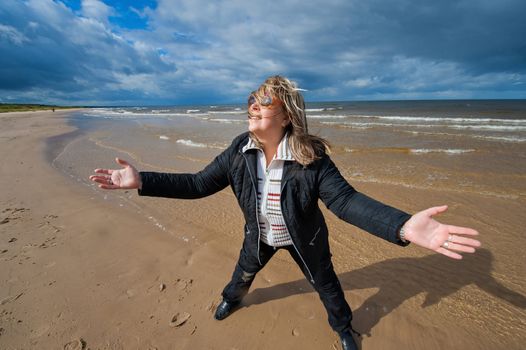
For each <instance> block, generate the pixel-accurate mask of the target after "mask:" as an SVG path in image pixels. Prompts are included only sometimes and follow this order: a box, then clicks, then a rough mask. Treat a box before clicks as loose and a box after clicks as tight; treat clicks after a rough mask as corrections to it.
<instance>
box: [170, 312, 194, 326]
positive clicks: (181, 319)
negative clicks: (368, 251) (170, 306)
mask: <svg viewBox="0 0 526 350" xmlns="http://www.w3.org/2000/svg"><path fill="white" fill-rule="evenodd" d="M190 316H191V315H190V314H189V313H188V312H181V313H179V312H178V313H176V314H175V315H174V316H173V317H172V320H171V321H170V327H181V326H182V325H183V324H185V323H186V321H188V319H189V318H190Z"/></svg>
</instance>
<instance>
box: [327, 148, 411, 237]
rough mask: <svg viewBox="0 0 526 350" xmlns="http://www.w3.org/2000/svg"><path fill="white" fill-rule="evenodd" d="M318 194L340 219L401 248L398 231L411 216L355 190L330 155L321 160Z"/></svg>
mask: <svg viewBox="0 0 526 350" xmlns="http://www.w3.org/2000/svg"><path fill="white" fill-rule="evenodd" d="M322 163H323V165H322V167H321V170H320V173H319V179H318V184H319V195H320V198H321V200H322V201H323V203H324V204H325V205H326V206H327V208H328V209H329V210H330V211H332V212H333V213H334V214H335V215H336V216H338V217H339V218H340V219H342V220H344V221H346V222H348V223H350V224H353V225H355V226H357V227H359V228H361V229H362V230H365V231H367V232H369V233H372V234H374V235H375V236H378V237H380V238H383V239H385V240H387V241H389V242H392V243H396V244H399V245H402V246H405V245H407V244H408V243H404V242H402V241H401V240H400V239H399V238H398V231H399V230H400V228H401V227H402V225H403V224H404V223H405V222H406V221H407V220H409V219H410V218H411V215H409V214H407V213H405V212H403V211H401V210H398V209H396V208H393V207H390V206H388V205H385V204H383V203H381V202H379V201H377V200H375V199H372V198H370V197H368V196H366V195H364V194H362V193H360V192H358V191H356V190H355V189H354V188H353V187H352V186H351V185H350V184H349V183H348V182H347V180H345V179H344V178H343V176H342V175H341V174H340V171H339V170H338V168H337V167H336V165H334V163H333V162H332V160H331V159H330V158H329V156H325V157H324V158H323V159H322Z"/></svg>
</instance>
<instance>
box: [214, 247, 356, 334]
mask: <svg viewBox="0 0 526 350" xmlns="http://www.w3.org/2000/svg"><path fill="white" fill-rule="evenodd" d="M260 244H261V245H260V260H261V265H260V263H259V261H258V258H257V257H256V256H253V255H251V254H249V253H248V250H247V249H245V244H243V248H242V249H241V252H240V254H239V260H238V262H237V264H236V268H235V270H234V273H233V274H232V280H231V281H230V283H228V284H227V286H226V287H225V289H224V290H223V298H224V299H225V300H226V301H228V302H239V301H241V299H243V297H244V296H245V295H246V294H247V293H248V290H249V289H250V285H251V284H252V281H254V277H255V276H256V274H257V273H258V272H259V271H260V270H261V269H262V268H263V267H264V266H265V265H266V264H267V262H269V260H270V258H272V256H273V255H274V254H275V253H276V251H277V249H286V250H288V252H289V253H290V255H291V256H292V258H293V259H294V261H296V264H298V266H299V267H300V268H301V271H302V272H303V274H304V275H305V277H307V280H309V281H310V277H309V272H308V271H307V270H306V268H305V265H304V264H303V262H302V260H301V258H300V257H299V255H298V253H297V252H296V250H295V249H294V247H293V246H286V247H281V248H274V247H270V246H268V245H267V244H265V243H263V242H260ZM320 265H321V266H318V268H317V269H316V270H311V272H312V273H313V278H314V284H312V283H311V285H312V286H313V287H314V289H315V290H316V291H317V292H318V295H319V296H320V299H321V301H322V302H323V305H324V306H325V309H326V310H327V314H328V318H329V324H330V325H331V327H332V329H333V330H334V331H336V332H343V331H346V330H349V329H350V327H351V320H352V312H351V308H350V307H349V304H347V302H346V301H345V296H344V294H343V290H342V287H341V285H340V281H338V277H337V276H336V274H335V273H334V269H333V266H332V262H331V260H330V259H328V261H323V262H321V263H320Z"/></svg>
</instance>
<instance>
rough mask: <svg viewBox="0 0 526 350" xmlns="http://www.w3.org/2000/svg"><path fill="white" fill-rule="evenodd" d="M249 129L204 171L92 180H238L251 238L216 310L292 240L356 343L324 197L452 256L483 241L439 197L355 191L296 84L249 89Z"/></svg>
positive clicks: (242, 291)
mask: <svg viewBox="0 0 526 350" xmlns="http://www.w3.org/2000/svg"><path fill="white" fill-rule="evenodd" d="M248 118H249V127H248V129H249V132H246V133H244V134H242V135H239V136H238V137H236V138H235V139H234V141H233V142H232V144H231V145H230V147H228V148H227V149H226V150H225V151H224V152H222V153H221V154H220V155H218V156H217V157H216V158H215V159H214V160H213V161H212V163H210V164H209V165H208V166H207V167H206V168H205V169H203V170H202V171H200V172H198V173H196V174H166V173H153V172H140V173H139V172H138V171H137V170H136V169H135V168H134V167H133V166H131V165H130V164H128V163H127V162H125V161H123V160H120V159H117V162H118V163H119V164H120V165H122V166H123V169H119V170H109V169H96V170H95V172H96V173H97V174H100V175H92V176H91V177H90V178H91V180H93V181H95V182H97V183H99V187H101V188H104V189H138V190H139V195H142V196H157V197H170V198H201V197H205V196H208V195H211V194H213V193H215V192H218V191H220V190H222V189H224V188H225V187H226V186H228V185H230V186H231V188H232V190H233V192H234V194H235V195H236V197H237V200H238V202H239V205H240V207H241V209H242V211H243V214H244V217H245V221H246V223H245V232H244V235H245V237H244V241H243V247H242V249H241V252H240V256H239V260H238V262H237V264H236V267H235V269H234V273H233V275H232V279H231V281H230V282H229V283H228V284H227V286H226V287H225V288H224V290H223V293H222V296H223V301H222V302H221V303H220V305H219V306H218V307H217V310H216V313H215V316H214V317H215V318H216V319H217V320H222V319H224V318H226V317H227V316H229V315H230V314H231V313H232V312H233V311H234V310H235V308H236V307H237V306H238V305H239V303H240V301H241V299H242V298H243V297H244V296H245V295H246V294H247V292H248V290H249V288H250V285H251V284H252V281H253V280H254V277H255V275H256V274H257V272H258V271H260V270H261V269H262V268H263V267H264V266H265V264H266V263H267V262H268V261H269V260H270V258H271V257H272V256H273V255H274V253H275V252H276V251H277V250H278V249H286V250H287V251H288V252H289V253H290V254H291V256H292V258H293V259H294V260H295V261H296V263H297V264H298V266H299V267H300V268H301V270H302V272H303V273H304V275H305V276H306V277H307V279H308V280H309V282H310V283H311V284H312V286H313V287H314V289H315V290H316V291H317V292H318V293H319V296H320V299H321V300H322V302H323V305H324V306H325V308H326V310H327V314H328V319H329V323H330V325H331V327H332V328H333V329H334V330H335V331H336V332H337V333H338V334H339V335H340V339H341V342H342V347H343V349H357V345H356V343H355V341H354V339H353V332H354V331H353V329H352V326H351V319H352V312H351V309H350V307H349V305H348V304H347V302H346V301H345V298H344V294H343V291H342V288H341V286H340V283H339V281H338V278H337V276H336V274H335V273H334V270H333V266H332V263H331V254H330V249H329V242H328V230H327V226H326V224H325V220H324V218H323V215H322V213H321V211H320V208H319V206H318V199H321V200H322V202H323V203H324V204H325V205H326V206H327V207H328V208H329V209H330V210H331V211H332V212H333V213H335V214H336V215H337V216H338V217H339V218H341V219H342V220H345V221H347V222H349V223H351V224H353V225H355V226H358V227H359V228H361V229H363V230H365V231H368V232H370V233H372V234H374V235H377V236H379V237H381V238H384V239H386V240H388V241H390V242H393V243H395V244H398V245H401V246H406V245H408V244H409V242H412V243H414V244H417V245H419V246H422V247H424V248H428V249H431V250H433V251H436V252H437V253H441V254H444V255H446V256H449V257H451V258H454V259H460V258H461V255H460V254H459V252H460V253H461V252H465V253H473V252H474V251H475V247H479V246H480V242H479V241H477V240H474V239H472V238H467V237H464V235H468V236H473V235H477V234H478V233H477V231H475V230H473V229H470V228H463V227H456V226H451V225H444V224H441V223H439V222H437V221H436V220H434V219H433V218H432V216H434V215H436V214H439V213H441V212H444V211H445V210H446V209H447V207H446V206H442V207H434V208H429V209H427V210H424V211H421V212H419V213H417V214H415V215H413V216H411V215H409V214H407V213H404V212H402V211H400V210H398V209H395V208H392V207H389V206H387V205H385V204H382V203H380V202H378V201H376V200H374V199H371V198H369V197H367V196H366V195H364V194H362V193H359V192H357V191H356V190H355V189H354V188H353V187H352V186H350V185H349V184H348V183H347V181H346V180H345V179H344V178H343V177H342V175H341V174H340V172H339V171H338V169H337V168H336V166H335V165H334V163H333V162H332V161H331V159H330V157H329V156H328V154H327V153H328V151H329V144H328V142H327V141H325V140H324V139H322V138H319V137H316V136H313V135H310V134H309V133H308V129H307V119H306V115H305V103H304V100H303V97H302V95H301V93H300V92H299V89H297V88H296V86H295V84H294V83H292V82H291V81H289V80H288V79H286V78H284V77H281V76H274V77H270V78H268V79H267V80H266V81H265V82H264V83H263V84H262V85H261V86H260V87H259V89H258V90H257V91H255V92H253V93H252V94H251V95H250V96H249V99H248Z"/></svg>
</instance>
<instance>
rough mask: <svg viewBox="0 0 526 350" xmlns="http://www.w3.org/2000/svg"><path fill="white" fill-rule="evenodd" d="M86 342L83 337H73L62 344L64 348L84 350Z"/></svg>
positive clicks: (66, 349)
mask: <svg viewBox="0 0 526 350" xmlns="http://www.w3.org/2000/svg"><path fill="white" fill-rule="evenodd" d="M85 349H86V342H85V341H84V339H82V338H80V339H75V340H73V341H70V342H69V343H67V344H66V345H64V350H85Z"/></svg>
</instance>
